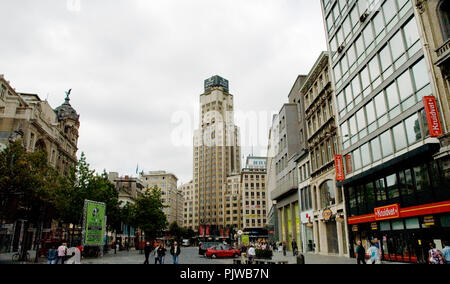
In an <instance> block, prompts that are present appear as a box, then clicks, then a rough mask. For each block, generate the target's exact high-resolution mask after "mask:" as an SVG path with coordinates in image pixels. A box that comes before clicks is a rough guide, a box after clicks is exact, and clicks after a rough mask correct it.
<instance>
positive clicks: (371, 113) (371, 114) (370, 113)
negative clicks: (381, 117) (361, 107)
mask: <svg viewBox="0 0 450 284" xmlns="http://www.w3.org/2000/svg"><path fill="white" fill-rule="evenodd" d="M373 107H374V105H373V101H371V102H370V103H368V104H367V105H366V114H367V124H372V122H374V121H375V119H376V117H375V110H374V108H373Z"/></svg>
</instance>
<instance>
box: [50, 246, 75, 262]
mask: <svg viewBox="0 0 450 284" xmlns="http://www.w3.org/2000/svg"><path fill="white" fill-rule="evenodd" d="M71 251H72V255H69V248H68V247H67V244H66V243H62V244H61V245H60V246H59V247H58V248H56V246H52V247H51V248H50V249H49V250H48V254H47V263H48V264H64V263H65V262H66V260H68V259H70V258H73V257H74V256H75V255H78V257H77V259H78V258H79V259H78V261H73V263H79V262H80V261H81V251H82V248H81V247H76V248H71Z"/></svg>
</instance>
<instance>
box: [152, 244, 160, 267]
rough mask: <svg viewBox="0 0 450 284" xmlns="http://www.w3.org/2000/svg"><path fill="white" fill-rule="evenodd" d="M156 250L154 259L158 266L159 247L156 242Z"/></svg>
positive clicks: (154, 250)
mask: <svg viewBox="0 0 450 284" xmlns="http://www.w3.org/2000/svg"><path fill="white" fill-rule="evenodd" d="M154 245H155V248H154V249H153V257H154V258H155V264H158V249H159V245H158V244H157V243H156V242H155V244H154Z"/></svg>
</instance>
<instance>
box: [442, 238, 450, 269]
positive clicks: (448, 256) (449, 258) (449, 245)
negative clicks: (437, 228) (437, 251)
mask: <svg viewBox="0 0 450 284" xmlns="http://www.w3.org/2000/svg"><path fill="white" fill-rule="evenodd" d="M444 246H445V248H444V249H443V250H442V254H443V255H444V260H445V263H446V264H450V242H449V241H445V242H444Z"/></svg>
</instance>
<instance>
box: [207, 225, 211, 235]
mask: <svg viewBox="0 0 450 284" xmlns="http://www.w3.org/2000/svg"><path fill="white" fill-rule="evenodd" d="M210 230H211V226H210V225H206V236H207V237H209V235H210Z"/></svg>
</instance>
